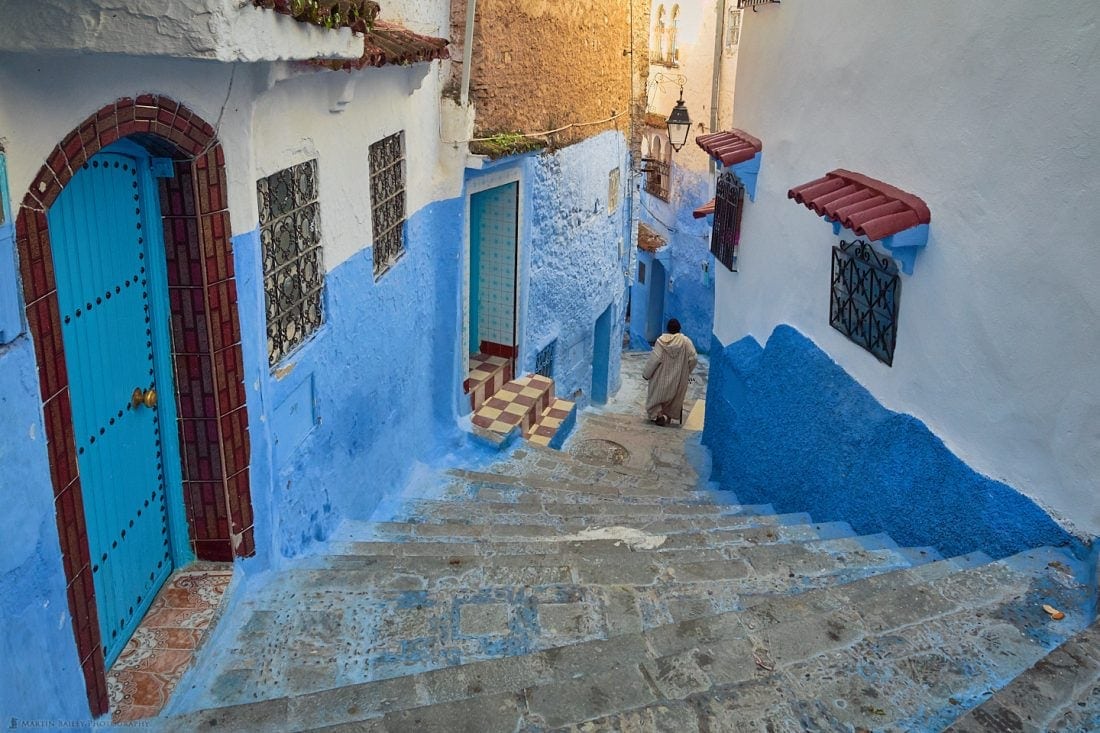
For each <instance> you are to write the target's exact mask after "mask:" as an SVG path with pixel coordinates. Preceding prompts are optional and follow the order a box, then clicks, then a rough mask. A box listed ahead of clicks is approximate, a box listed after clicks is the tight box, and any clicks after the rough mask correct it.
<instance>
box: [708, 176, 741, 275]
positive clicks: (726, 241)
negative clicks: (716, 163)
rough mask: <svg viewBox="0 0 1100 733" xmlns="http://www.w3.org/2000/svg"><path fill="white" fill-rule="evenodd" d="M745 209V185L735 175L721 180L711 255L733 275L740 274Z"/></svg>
mask: <svg viewBox="0 0 1100 733" xmlns="http://www.w3.org/2000/svg"><path fill="white" fill-rule="evenodd" d="M744 208H745V184H744V183H743V182H742V181H741V179H740V178H738V177H737V175H736V174H735V173H733V172H732V171H726V172H724V173H722V174H721V175H720V176H718V185H717V187H716V191H715V194H714V227H713V229H711V232H710V252H711V254H713V255H714V258H715V259H716V260H718V261H719V262H721V263H722V264H723V265H724V266H725V268H726V269H727V270H729V271H730V272H737V254H738V252H739V250H740V248H741V212H742V211H743V210H744Z"/></svg>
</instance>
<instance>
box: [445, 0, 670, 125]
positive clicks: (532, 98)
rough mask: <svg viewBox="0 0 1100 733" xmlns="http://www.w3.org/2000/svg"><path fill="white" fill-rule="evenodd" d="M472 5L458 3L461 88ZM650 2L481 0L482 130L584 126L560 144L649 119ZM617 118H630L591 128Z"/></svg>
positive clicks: (454, 26)
mask: <svg viewBox="0 0 1100 733" xmlns="http://www.w3.org/2000/svg"><path fill="white" fill-rule="evenodd" d="M466 3H467V0H455V2H454V3H453V5H452V8H451V38H452V39H453V40H454V44H453V53H452V56H453V58H455V59H456V60H458V61H459V63H455V64H454V67H453V74H454V85H455V86H454V88H455V89H457V88H458V84H459V83H460V80H461V76H462V64H461V62H460V60H461V59H462V53H463V45H464V43H463V41H464V35H465V27H466ZM631 4H633V8H631ZM648 5H649V3H648V2H645V1H643V0H631V3H623V2H621V0H557V1H554V2H552V1H550V0H529V1H526V2H522V3H516V2H515V1H514V0H480V1H479V2H478V3H477V14H476V20H475V26H474V49H473V56H472V69H471V73H470V77H471V83H470V100H471V101H472V102H473V104H474V106H475V108H476V110H477V118H476V123H475V131H476V132H475V135H476V136H478V137H481V136H489V135H492V134H494V133H499V132H524V133H532V132H543V131H546V130H554V129H557V128H560V127H565V126H567V125H576V126H575V127H569V128H568V129H566V130H563V131H561V132H558V133H554V134H553V135H549V136H547V137H546V138H544V139H545V140H546V142H547V143H548V144H550V145H551V146H554V147H560V146H564V145H569V144H571V143H574V142H577V141H578V140H582V139H585V138H588V137H592V136H594V135H598V134H600V133H602V132H605V131H607V130H611V129H618V130H622V131H624V132H627V131H628V130H629V129H630V124H631V118H632V117H633V118H634V119H640V116H641V114H642V112H644V109H645V78H646V74H647V72H648V67H649V56H648V37H649V35H648V27H649V7H648ZM631 28H633V37H634V43H633V50H632V44H631ZM631 53H632V55H631ZM631 59H633V76H634V78H633V83H632V80H631V69H632V64H631ZM632 93H633V98H634V100H635V105H636V107H635V109H634V114H633V115H631V114H630V110H629V103H630V100H631V94H632ZM615 115H622V116H620V117H618V118H617V119H615V120H612V121H610V122H606V123H603V124H585V125H583V126H582V124H583V123H590V122H595V121H598V120H606V119H607V118H609V117H613V116H615ZM627 134H629V132H628V133H627Z"/></svg>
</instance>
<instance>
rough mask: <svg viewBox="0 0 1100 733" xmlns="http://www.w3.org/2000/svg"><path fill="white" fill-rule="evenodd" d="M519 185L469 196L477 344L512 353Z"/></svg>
mask: <svg viewBox="0 0 1100 733" xmlns="http://www.w3.org/2000/svg"><path fill="white" fill-rule="evenodd" d="M518 195H519V184H518V183H509V184H506V185H504V186H498V187H496V188H491V189H489V190H488V191H481V192H480V193H476V194H474V195H473V196H472V197H471V199H470V218H471V234H472V236H471V245H472V246H473V247H475V248H476V249H477V257H476V261H477V270H478V272H477V288H476V291H477V340H478V341H477V344H475V345H476V346H480V350H481V351H482V352H485V353H492V354H495V355H497V356H513V355H514V353H515V344H516V338H515V334H516V323H515V317H516V312H515V311H516V225H517V206H518V198H517V197H518Z"/></svg>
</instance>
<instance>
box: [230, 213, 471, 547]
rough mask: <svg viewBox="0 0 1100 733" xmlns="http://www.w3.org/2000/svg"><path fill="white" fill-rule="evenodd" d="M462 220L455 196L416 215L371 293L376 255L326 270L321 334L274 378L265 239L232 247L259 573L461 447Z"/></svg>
mask: <svg viewBox="0 0 1100 733" xmlns="http://www.w3.org/2000/svg"><path fill="white" fill-rule="evenodd" d="M461 215H462V210H461V200H460V199H452V200H449V201H444V202H438V203H435V204H433V205H431V206H428V207H425V208H424V209H422V210H420V211H419V212H417V213H416V214H415V215H413V217H412V218H411V219H410V220H409V222H408V223H407V224H406V246H407V250H406V253H405V255H404V257H403V258H402V259H401V260H400V261H398V263H397V264H396V265H394V266H393V267H392V268H391V269H390V270H389V271H387V272H386V274H384V275H383V276H382V278H381V280H379V281H377V282H376V281H375V280H374V275H373V260H372V252H371V250H370V248H366V249H364V250H362V251H360V252H359V253H357V254H356V255H355V256H354V257H352V258H351V259H349V260H347V261H345V262H343V263H341V264H340V265H339V266H338V267H336V268H335V269H333V270H332V271H330V272H329V273H328V275H327V277H326V280H325V300H324V308H325V323H324V325H323V326H322V327H321V329H320V330H319V331H318V332H317V333H316V334H315V335H314V336H313V337H312V338H311V339H310V340H309V341H308V342H307V343H306V344H305V345H303V346H302V348H300V349H299V350H298V351H296V352H295V353H294V354H292V355H291V356H289V357H288V358H287V359H286V360H285V361H284V362H282V363H280V364H279V365H278V367H277V370H276V373H273V372H272V370H271V369H270V367H269V366H268V362H267V344H266V337H265V327H264V323H265V321H264V296H263V288H262V282H263V281H262V276H261V272H262V265H261V260H260V249H259V236H258V233H256V232H252V233H249V234H246V235H241V236H239V237H236V238H235V239H234V252H235V255H236V263H237V273H238V278H239V281H238V286H237V290H238V294H239V305H240V317H241V332H242V334H244V343H243V345H242V346H243V351H244V361H245V371H246V374H247V376H246V380H245V381H246V385H247V387H248V390H249V394H248V398H249V406H250V412H249V416H250V425H249V428H250V431H251V436H252V451H253V460H252V489H253V507H254V511H255V515H256V532H257V542H256V544H257V552H258V554H259V555H260V556H261V557H260V559H259V561H258V562H257V563H256V565H257V566H259V567H262V566H264V565H267V564H269V563H271V562H278V561H279V560H280V559H281V558H282V557H292V556H294V555H297V554H300V553H301V552H302V551H303V550H305V549H306V548H308V547H309V546H310V545H312V544H313V543H315V542H318V541H320V540H323V539H325V538H327V537H328V535H329V534H330V533H331V532H332V530H333V529H334V528H335V527H336V525H337V524H338V523H339V521H340V520H341V518H345V517H347V518H355V519H365V518H367V517H369V516H370V514H371V512H372V511H373V510H374V508H375V507H376V506H377V505H378V503H379V502H380V501H381V500H382V499H383V498H384V497H385V496H386V495H387V494H388V493H390V492H393V491H396V490H397V489H399V488H400V487H401V486H402V484H403V483H404V481H405V480H406V479H407V477H408V476H409V473H410V471H412V470H413V468H414V466H415V462H416V461H418V460H419V461H425V462H427V461H430V460H431V459H432V458H434V457H436V456H438V455H440V454H442V453H444V452H446V451H448V450H450V449H451V448H453V447H454V446H456V445H458V444H459V443H460V441H461V433H460V431H459V428H458V423H457V421H456V419H457V412H456V404H457V401H456V398H455V395H456V394H460V393H461V382H459V381H458V378H459V371H460V367H459V364H460V363H461V361H460V355H459V353H458V350H459V348H460V346H459V342H460V340H461V327H460V321H459V320H458V319H459V317H460V316H459V303H460V298H461V271H460V270H459V266H458V264H459V261H460V260H459V258H460V254H461V252H460V248H461V238H459V237H456V236H454V235H453V232H454V230H455V229H456V227H457V226H459V222H461ZM276 374H277V375H278V376H276ZM309 395H312V404H310V402H311V400H310V399H309Z"/></svg>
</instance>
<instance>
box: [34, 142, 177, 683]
mask: <svg viewBox="0 0 1100 733" xmlns="http://www.w3.org/2000/svg"><path fill="white" fill-rule="evenodd" d="M47 216H48V220H49V231H50V236H51V240H52V245H53V247H52V250H53V260H54V270H55V273H56V279H57V297H58V309H59V312H60V317H61V331H62V341H63V343H64V347H65V366H66V370H67V372H68V378H69V392H70V398H71V404H72V415H71V419H72V428H73V437H74V441H75V444H76V452H77V467H78V469H79V475H80V484H81V489H82V502H83V511H84V517H85V522H86V526H87V535H88V546H89V550H90V557H91V571H92V580H93V585H94V589H95V597H96V611H97V616H98V618H99V626H100V634H101V642H102V645H103V647H102V652H103V655H104V660H105V665H106V666H108V667H109V666H110V665H111V663H112V662H113V661H114V660H115V658H116V657H117V656H118V654H119V653H120V652H121V651H122V649H123V647H124V646H125V644H126V642H127V641H128V640H129V638H130V636H131V635H132V634H133V632H134V630H135V629H136V628H137V625H138V624H139V623H140V621H141V619H142V617H143V615H144V613H145V611H146V610H147V609H148V607H149V605H150V604H151V603H152V601H153V598H154V597H155V596H156V593H157V591H158V590H159V589H160V587H161V585H162V584H163V583H164V581H165V580H166V579H167V577H168V575H169V574H170V573H171V572H172V569H173V567H174V559H179V558H178V557H174V547H173V539H174V538H173V537H172V533H171V531H170V527H171V526H172V525H176V526H178V524H179V523H181V522H183V523H185V520H184V519H183V518H182V514H183V508H182V499H181V496H180V494H181V489H180V468H179V466H180V461H179V448H178V435H177V433H176V428H175V425H176V410H175V394H176V390H175V387H174V384H173V377H172V363H171V356H170V354H171V349H170V336H169V315H168V297H167V279H166V274H165V264H164V252H163V250H164V247H163V241H162V231H161V215H160V208H159V197H158V195H157V187H156V181H155V179H154V176H153V173H152V159H151V158H150V156H149V155H148V153H146V151H144V150H143V149H142V148H140V147H139V146H137V145H134V144H132V143H129V142H125V141H123V142H119V143H116V144H115V145H112V146H110V147H109V148H106V149H104V150H103V151H101V152H99V153H97V154H96V155H94V156H93V157H92V158H90V159H89V160H88V161H87V163H85V164H84V165H83V166H82V167H81V169H80V170H78V171H76V173H74V175H73V178H72V180H71V181H70V182H69V184H68V185H67V186H65V188H64V189H63V190H62V191H61V193H60V194H59V195H58V197H57V199H56V200H55V201H54V203H53V205H52V206H51V207H50V210H49V212H48V214H47ZM162 427H163V429H162ZM176 554H178V553H176Z"/></svg>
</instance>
